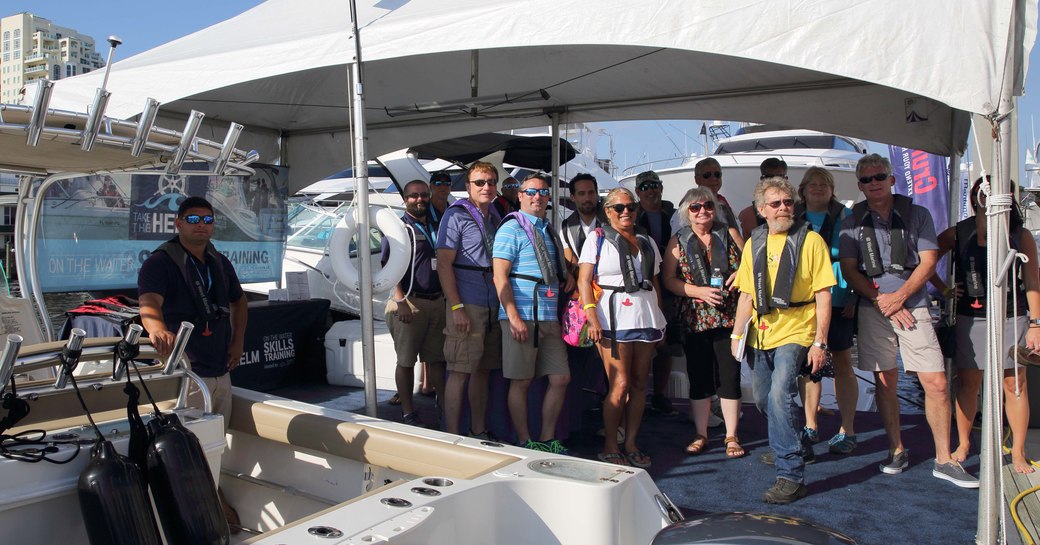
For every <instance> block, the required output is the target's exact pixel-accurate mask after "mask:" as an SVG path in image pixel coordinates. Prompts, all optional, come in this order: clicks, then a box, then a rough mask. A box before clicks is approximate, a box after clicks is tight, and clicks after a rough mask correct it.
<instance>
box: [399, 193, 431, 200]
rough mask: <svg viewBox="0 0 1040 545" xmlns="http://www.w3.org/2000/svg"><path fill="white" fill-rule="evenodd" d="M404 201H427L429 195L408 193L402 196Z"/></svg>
mask: <svg viewBox="0 0 1040 545" xmlns="http://www.w3.org/2000/svg"><path fill="white" fill-rule="evenodd" d="M404 198H406V199H429V198H430V194H429V193H409V194H407V195H405V196H404Z"/></svg>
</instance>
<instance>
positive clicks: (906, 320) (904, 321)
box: [888, 308, 917, 330]
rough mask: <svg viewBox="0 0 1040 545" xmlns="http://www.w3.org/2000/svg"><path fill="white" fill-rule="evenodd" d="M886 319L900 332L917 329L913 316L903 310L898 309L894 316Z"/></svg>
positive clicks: (915, 319)
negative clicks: (900, 330)
mask: <svg viewBox="0 0 1040 545" xmlns="http://www.w3.org/2000/svg"><path fill="white" fill-rule="evenodd" d="M888 319H889V320H892V323H893V324H895V326H896V327H898V328H899V329H902V330H908V329H913V328H915V327H917V318H914V315H913V314H910V311H909V310H907V309H905V308H902V309H899V310H898V311H896V312H895V314H893V315H891V316H889V317H888Z"/></svg>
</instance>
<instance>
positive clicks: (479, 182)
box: [469, 178, 498, 187]
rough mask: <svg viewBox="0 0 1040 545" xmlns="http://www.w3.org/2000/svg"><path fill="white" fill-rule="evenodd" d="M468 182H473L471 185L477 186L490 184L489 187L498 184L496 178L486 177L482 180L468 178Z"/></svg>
mask: <svg viewBox="0 0 1040 545" xmlns="http://www.w3.org/2000/svg"><path fill="white" fill-rule="evenodd" d="M469 183H471V184H473V185H475V186H477V187H484V186H485V185H490V186H491V187H494V186H496V185H498V180H492V179H491V178H487V179H483V180H481V179H477V180H470V181H469Z"/></svg>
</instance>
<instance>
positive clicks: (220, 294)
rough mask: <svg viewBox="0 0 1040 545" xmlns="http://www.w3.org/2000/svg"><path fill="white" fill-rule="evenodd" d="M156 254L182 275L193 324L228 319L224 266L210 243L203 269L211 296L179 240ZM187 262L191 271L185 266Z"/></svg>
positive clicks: (157, 249) (163, 247)
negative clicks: (186, 287) (189, 298)
mask: <svg viewBox="0 0 1040 545" xmlns="http://www.w3.org/2000/svg"><path fill="white" fill-rule="evenodd" d="M155 251H156V252H164V253H166V255H168V256H170V259H171V260H173V263H174V265H176V266H177V269H178V270H179V271H180V273H181V278H183V279H184V283H185V285H187V286H188V294H189V296H190V297H191V302H192V303H193V304H194V305H195V313H196V316H195V318H196V320H195V321H196V322H198V323H202V322H206V321H211V320H218V319H220V318H223V317H225V316H230V315H231V301H230V300H229V299H228V282H227V276H225V274H224V263H223V260H222V259H221V255H220V254H219V253H217V249H216V248H214V247H213V243H212V242H210V243H207V244H206V249H205V257H206V263H205V265H206V267H207V269H208V271H209V275H208V276H209V279H210V283H211V284H212V286H210V287H211V288H212V290H213V296H212V297H211V296H210V294H209V290H208V289H207V286H206V284H205V282H204V280H203V278H202V271H201V270H200V269H198V268H197V265H198V264H197V263H196V262H195V261H194V260H195V258H194V257H193V256H192V255H191V254H190V253H188V251H187V250H185V249H184V246H181V243H180V237H179V236H178V237H173V238H172V239H170V240H168V241H166V242H164V243H163V244H162V245H161V246H159V247H158V248H156V249H155ZM189 262H190V263H191V267H189V266H188V264H189Z"/></svg>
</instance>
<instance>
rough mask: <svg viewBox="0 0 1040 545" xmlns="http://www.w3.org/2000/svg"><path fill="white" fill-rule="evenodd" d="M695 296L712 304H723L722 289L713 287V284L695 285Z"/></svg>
mask: <svg viewBox="0 0 1040 545" xmlns="http://www.w3.org/2000/svg"><path fill="white" fill-rule="evenodd" d="M693 292H694V298H696V299H698V300H700V301H704V302H705V303H708V304H709V305H712V306H718V305H721V304H722V293H723V292H722V290H720V289H719V288H713V287H711V286H694V287H693Z"/></svg>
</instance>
